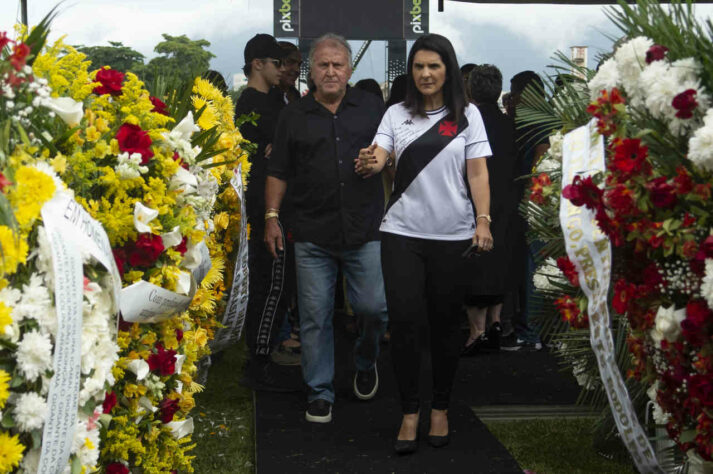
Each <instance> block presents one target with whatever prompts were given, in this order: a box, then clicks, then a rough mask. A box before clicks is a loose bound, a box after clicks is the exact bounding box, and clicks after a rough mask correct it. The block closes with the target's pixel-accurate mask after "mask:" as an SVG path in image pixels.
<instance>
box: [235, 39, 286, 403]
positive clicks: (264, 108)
mask: <svg viewBox="0 0 713 474" xmlns="http://www.w3.org/2000/svg"><path fill="white" fill-rule="evenodd" d="M284 56H285V50H284V49H283V48H281V47H280V46H279V45H278V44H277V41H276V40H275V38H274V37H272V36H270V35H267V34H258V35H255V36H254V37H253V38H252V39H251V40H250V41H248V43H247V44H246V45H245V66H244V68H243V71H244V72H245V75H246V76H247V77H248V84H247V87H246V88H245V90H243V92H242V94H240V97H239V98H238V101H237V104H236V107H235V115H236V117H240V116H241V115H245V114H250V113H256V114H257V115H258V116H259V117H258V118H257V119H256V121H255V123H254V124H253V123H251V122H245V123H243V124H241V125H240V133H242V135H243V137H245V138H246V139H247V140H250V141H251V142H252V143H255V144H256V145H257V151H256V152H255V153H254V154H253V155H252V156H251V157H250V162H251V168H250V177H249V179H248V186H247V191H246V193H245V200H246V207H247V209H246V210H247V218H248V223H249V225H250V229H251V232H250V234H251V235H250V240H249V241H248V269H249V279H248V292H249V293H248V294H249V297H248V309H247V315H246V319H245V337H246V340H247V345H248V350H249V356H250V357H249V360H248V362H247V367H246V371H245V377H244V378H243V383H244V384H245V385H247V386H249V387H250V388H252V389H254V390H271V391H288V390H291V389H299V388H300V386H299V384H298V383H294V384H290V377H289V375H287V374H285V373H281V370H280V368H279V367H277V366H276V365H275V364H273V363H272V362H271V359H270V354H271V352H272V350H273V345H274V339H275V336H276V333H277V331H278V330H279V328H280V326H281V324H282V318H283V317H284V315H285V314H286V310H287V298H286V296H285V294H284V288H283V286H284V285H283V280H284V274H285V271H286V269H285V264H286V260H285V255H284V253H283V254H282V255H281V256H280V258H278V259H276V260H275V261H274V263H273V259H272V256H271V255H270V254H269V253H268V252H267V250H266V249H265V246H264V244H263V242H262V241H263V235H262V233H263V229H264V220H263V214H264V211H265V178H266V170H267V162H268V159H269V157H270V152H271V149H272V138H273V136H274V134H275V127H276V125H277V116H278V114H279V113H280V110H281V109H282V107H283V106H284V102H282V101H279V100H275V98H274V95H272V94H270V89H271V88H273V87H275V86H278V85H279V83H280V78H281V76H282V72H283V66H282V59H283V58H284ZM296 356H297V357H299V354H296ZM297 363H299V360H297ZM296 380H299V374H297V379H296ZM290 385H292V386H290Z"/></svg>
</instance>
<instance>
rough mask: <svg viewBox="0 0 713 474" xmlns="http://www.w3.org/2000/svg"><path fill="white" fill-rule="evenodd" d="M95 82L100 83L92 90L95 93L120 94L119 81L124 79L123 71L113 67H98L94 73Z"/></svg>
mask: <svg viewBox="0 0 713 474" xmlns="http://www.w3.org/2000/svg"><path fill="white" fill-rule="evenodd" d="M95 81H96V82H100V83H101V85H100V86H97V87H95V88H94V90H93V91H92V92H94V93H95V94H96V95H104V94H111V95H113V96H118V95H121V83H122V82H123V81H124V73H123V72H121V71H115V70H113V69H100V70H99V71H98V72H97V75H96V79H95Z"/></svg>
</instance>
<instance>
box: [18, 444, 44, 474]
mask: <svg viewBox="0 0 713 474" xmlns="http://www.w3.org/2000/svg"><path fill="white" fill-rule="evenodd" d="M40 453H41V451H40V449H39V448H33V449H31V450H29V451H27V452H26V453H24V456H23V457H22V463H21V464H20V467H21V468H22V471H20V472H40Z"/></svg>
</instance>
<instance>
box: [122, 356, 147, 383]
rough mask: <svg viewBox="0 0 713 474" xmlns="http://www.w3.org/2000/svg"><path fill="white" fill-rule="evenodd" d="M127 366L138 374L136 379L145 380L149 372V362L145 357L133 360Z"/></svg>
mask: <svg viewBox="0 0 713 474" xmlns="http://www.w3.org/2000/svg"><path fill="white" fill-rule="evenodd" d="M126 368H127V370H129V371H131V372H133V373H134V375H136V380H143V379H144V378H146V376H147V375H148V374H149V364H148V363H147V362H146V361H145V360H143V359H134V360H132V361H131V362H129V363H128V365H127V366H126Z"/></svg>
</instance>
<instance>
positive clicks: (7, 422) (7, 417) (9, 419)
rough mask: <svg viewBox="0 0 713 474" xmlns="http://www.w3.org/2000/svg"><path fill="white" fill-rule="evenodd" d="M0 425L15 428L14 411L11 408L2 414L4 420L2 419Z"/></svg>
mask: <svg viewBox="0 0 713 474" xmlns="http://www.w3.org/2000/svg"><path fill="white" fill-rule="evenodd" d="M0 425H2V427H3V428H8V429H9V428H13V427H14V426H15V419H14V418H13V416H12V412H11V411H10V410H5V412H4V413H3V414H2V421H0Z"/></svg>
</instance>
